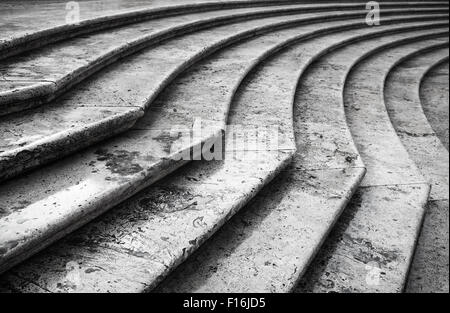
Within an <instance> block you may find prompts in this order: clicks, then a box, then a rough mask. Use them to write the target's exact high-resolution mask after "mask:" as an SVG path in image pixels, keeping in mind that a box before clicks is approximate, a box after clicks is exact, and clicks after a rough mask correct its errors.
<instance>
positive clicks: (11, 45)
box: [0, 0, 445, 58]
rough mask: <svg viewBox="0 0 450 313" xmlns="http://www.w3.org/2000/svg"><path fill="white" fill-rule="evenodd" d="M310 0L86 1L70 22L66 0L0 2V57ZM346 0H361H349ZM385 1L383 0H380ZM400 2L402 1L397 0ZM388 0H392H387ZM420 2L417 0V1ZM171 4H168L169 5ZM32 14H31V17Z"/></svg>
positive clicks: (430, 2)
mask: <svg viewBox="0 0 450 313" xmlns="http://www.w3.org/2000/svg"><path fill="white" fill-rule="evenodd" d="M299 2H300V3H302V2H304V3H305V2H306V3H308V2H311V1H293V0H278V1H276V2H274V1H267V0H236V1H230V0H228V1H209V0H176V1H173V0H153V1H151V3H149V2H148V1H142V0H127V1H114V2H111V1H98V0H95V1H83V2H82V3H79V8H80V22H78V23H76V22H70V21H69V22H67V21H66V19H67V17H68V13H69V10H70V9H71V8H70V7H66V6H67V1H61V2H60V3H58V2H57V1H56V2H55V1H50V2H46V1H39V3H38V4H37V3H36V4H35V3H26V4H20V3H18V1H13V2H12V3H9V2H8V1H2V2H1V3H0V16H1V18H2V21H4V23H2V25H0V33H1V37H0V52H1V54H0V58H6V57H9V56H11V55H15V54H18V53H21V52H23V51H27V50H30V49H36V48H39V47H42V46H44V45H47V44H49V43H53V42H57V41H59V40H64V39H67V38H71V37H74V36H80V35H85V34H89V33H91V32H95V31H99V30H105V29H109V28H113V27H118V26H122V25H127V24H131V23H134V22H139V21H145V20H149V19H152V18H159V17H166V16H171V15H177V14H187V13H192V12H201V11H205V10H214V9H227V8H241V7H254V6H271V5H272V6H273V5H280V4H286V5H287V4H298V3H299ZM316 2H317V1H316ZM319 2H320V1H319ZM347 2H358V1H354V0H353V1H352V0H350V1H349V0H347ZM381 2H383V1H381ZM396 2H401V1H396ZM388 3H389V1H388ZM414 3H417V2H414ZM442 3H445V2H444V1H429V2H428V1H427V2H426V3H419V5H421V6H426V7H434V6H440V5H442ZM168 4H169V5H168ZM30 16H31V17H32V18H30Z"/></svg>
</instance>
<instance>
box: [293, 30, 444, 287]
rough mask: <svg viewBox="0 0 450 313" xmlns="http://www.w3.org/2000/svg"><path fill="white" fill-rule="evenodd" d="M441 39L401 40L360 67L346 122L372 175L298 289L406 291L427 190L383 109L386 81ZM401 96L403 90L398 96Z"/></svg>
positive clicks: (352, 78)
mask: <svg viewBox="0 0 450 313" xmlns="http://www.w3.org/2000/svg"><path fill="white" fill-rule="evenodd" d="M447 38H448V30H447V31H445V32H444V33H443V34H442V35H441V37H437V38H434V39H433V38H432V36H429V37H428V38H424V37H419V38H417V37H416V38H415V41H414V42H410V41H409V40H402V41H399V42H396V43H393V44H391V45H390V47H389V48H387V49H385V50H383V51H380V50H376V51H374V52H375V54H372V55H371V56H368V57H366V58H365V59H364V60H362V61H361V62H358V63H357V64H356V65H355V66H354V68H353V69H352V72H351V73H350V75H349V77H348V79H347V81H346V85H345V92H344V102H345V105H346V115H347V121H348V123H349V127H350V130H351V132H352V135H353V138H354V140H355V143H356V145H357V147H358V150H359V152H360V153H361V157H362V159H363V162H364V163H365V165H366V167H367V174H366V176H365V178H364V180H363V182H362V184H361V186H360V188H359V189H358V191H357V192H356V194H355V196H354V198H353V199H352V202H351V203H350V205H349V206H348V207H347V209H346V210H345V211H344V213H343V215H342V217H341V218H340V220H339V221H338V223H337V225H336V226H335V228H334V229H333V231H332V232H331V234H330V236H329V237H328V239H327V241H326V242H325V244H324V246H323V248H322V250H321V252H320V253H319V254H318V256H317V258H316V259H315V260H314V262H313V263H312V264H311V266H310V268H309V269H310V270H309V271H308V273H306V275H305V276H304V277H303V278H302V281H301V282H300V284H299V288H298V290H297V291H302V292H305V291H308V292H311V291H312V292H330V291H335V292H336V291H337V292H401V291H402V290H403V288H404V284H405V283H406V279H407V274H408V270H409V266H410V263H411V260H412V256H413V252H414V248H415V244H416V240H417V237H418V235H419V231H420V226H421V223H422V219H423V215H424V211H425V210H424V209H425V205H426V202H427V198H428V194H429V184H428V182H427V181H426V180H425V179H424V178H423V176H422V175H421V173H420V171H419V170H418V169H417V167H416V165H415V164H414V162H413V160H411V159H410V157H409V155H408V152H407V151H406V149H405V148H404V146H403V144H402V142H401V141H400V139H399V137H398V136H397V134H396V132H395V129H394V127H393V126H392V124H391V120H390V118H389V115H388V113H387V110H386V106H385V102H384V101H383V99H384V86H385V84H386V77H387V76H388V73H389V72H390V71H391V70H392V68H393V67H395V65H396V64H397V62H398V61H399V60H402V59H403V58H405V56H408V55H409V54H410V53H413V52H415V51H417V50H420V49H423V48H426V47H430V46H434V45H442V44H443V43H444V44H445V42H446V41H447V40H448V39H447ZM398 92H401V91H398Z"/></svg>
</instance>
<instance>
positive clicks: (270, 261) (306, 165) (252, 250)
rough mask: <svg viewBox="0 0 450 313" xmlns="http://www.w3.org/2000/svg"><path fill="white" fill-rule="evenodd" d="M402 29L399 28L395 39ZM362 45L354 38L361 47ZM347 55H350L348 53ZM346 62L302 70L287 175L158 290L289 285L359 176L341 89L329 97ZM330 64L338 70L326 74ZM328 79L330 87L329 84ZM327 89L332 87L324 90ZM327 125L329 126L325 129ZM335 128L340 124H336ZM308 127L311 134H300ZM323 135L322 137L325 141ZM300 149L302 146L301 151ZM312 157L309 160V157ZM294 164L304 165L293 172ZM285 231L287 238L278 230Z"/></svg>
mask: <svg viewBox="0 0 450 313" xmlns="http://www.w3.org/2000/svg"><path fill="white" fill-rule="evenodd" d="M402 36H404V34H402V35H400V36H399V38H401V37H402ZM364 38H367V36H365V37H364ZM361 39H362V38H361ZM390 39H392V38H390ZM364 44H365V43H364ZM364 44H361V45H364ZM361 45H358V47H359V48H360V49H361ZM362 50H364V49H362ZM325 58H326V57H325ZM345 62H349V60H348V54H347V57H346V61H345ZM345 62H342V61H341V63H338V64H331V65H330V63H329V62H326V63H325V61H323V62H320V63H318V64H317V67H314V68H313V69H311V70H310V71H309V72H307V73H306V76H305V77H304V78H303V80H302V82H301V83H300V85H299V90H300V94H299V95H298V100H297V102H296V104H297V105H298V107H299V109H298V111H299V113H300V114H304V115H305V117H303V119H304V121H302V122H303V123H305V124H304V125H306V127H305V126H304V125H301V124H300V125H301V126H302V127H301V128H300V127H299V130H298V131H297V140H299V141H300V144H298V145H297V147H298V151H299V158H298V160H297V164H295V165H293V169H291V171H290V172H287V173H286V174H284V175H283V176H284V177H283V176H282V175H280V178H279V179H277V180H275V182H274V183H273V184H272V185H271V186H269V187H268V188H267V189H265V190H264V191H262V192H261V193H260V194H258V196H257V197H256V199H255V200H254V201H253V203H252V205H251V206H249V207H248V208H247V209H246V210H245V211H244V212H242V213H239V214H238V215H237V216H235V217H234V218H233V219H232V220H231V222H229V223H227V224H226V225H225V226H224V227H223V228H222V229H221V230H220V231H219V233H218V235H217V236H215V237H214V238H213V239H211V240H210V241H208V242H207V243H206V244H205V246H204V247H202V248H200V251H199V253H197V254H196V255H195V257H194V258H193V259H192V260H191V259H189V260H188V261H187V262H186V263H185V264H183V265H181V266H180V268H179V269H178V270H177V271H176V273H175V274H174V275H173V276H171V277H170V279H169V280H167V281H165V282H164V283H163V284H162V286H161V287H160V290H161V291H177V292H186V291H196V292H197V291H198V292H230V291H233V292H236V291H241V292H242V291H244V292H261V291H270V292H280V291H288V290H290V289H291V288H293V286H294V284H295V282H296V280H297V278H298V277H299V275H301V273H302V271H303V270H304V269H305V266H306V265H307V264H308V262H309V259H310V258H311V257H312V255H313V254H314V252H315V251H316V249H317V248H318V246H320V242H321V240H322V238H323V237H325V235H326V232H327V228H329V227H330V226H331V225H332V224H333V222H334V220H335V219H336V218H337V216H339V213H340V211H341V210H342V209H343V207H344V206H345V204H346V202H347V200H348V198H349V196H350V195H351V194H352V191H353V190H354V188H356V186H357V183H358V180H357V179H355V176H356V173H357V169H358V167H356V168H353V167H352V166H349V165H348V164H347V166H346V167H345V165H346V164H345V162H346V161H347V160H352V158H353V157H354V156H357V155H358V154H357V153H355V154H354V155H351V153H349V154H346V153H345V151H347V152H349V151H351V148H350V147H351V145H350V147H348V144H347V147H346V144H345V139H344V138H346V136H345V129H346V126H345V118H344V117H343V110H342V108H341V109H340V110H341V111H342V113H341V115H340V118H339V114H337V113H338V112H339V101H336V100H338V99H339V96H336V97H334V98H333V93H338V91H339V84H340V82H341V80H339V79H338V78H339V77H340V76H339V74H338V73H339V72H340V71H343V73H341V76H342V75H344V73H345V69H346V68H348V66H350V65H349V64H347V66H344V65H345ZM342 63H344V64H342ZM330 69H334V70H335V71H336V73H330V72H329V71H330ZM334 75H337V76H334ZM340 78H341V79H342V77H340ZM318 82H319V83H318ZM320 82H321V83H320ZM327 83H329V84H330V86H326V84H327ZM335 85H336V86H335ZM324 90H330V91H331V92H330V94H329V95H328V94H327V96H326V97H323V91H324ZM321 96H322V97H323V98H321ZM321 101H322V102H323V105H322V106H321V105H320V103H321ZM333 102H334V103H335V104H334V105H333V106H331V107H332V112H333V114H335V116H332V117H330V116H329V115H330V114H326V112H329V111H327V110H330V103H333ZM315 106H317V107H315ZM320 108H321V109H320ZM324 115H327V118H328V119H330V120H331V122H332V123H334V125H333V124H331V125H333V127H330V126H329V125H330V120H329V121H327V123H325V124H321V123H320V122H322V123H323V119H324V118H323V116H324ZM333 118H334V119H336V121H333V120H332V119H333ZM309 119H311V120H309ZM321 119H322V121H321ZM339 119H340V120H341V122H340V123H339ZM305 128H306V129H307V131H305ZM308 128H309V129H308ZM327 128H329V132H330V133H328V130H327V131H326V132H324V131H323V129H327ZM339 128H340V129H342V130H341V131H339ZM305 133H309V134H310V136H308V137H307V136H305ZM302 137H307V138H305V139H302ZM348 137H349V135H347V138H348ZM312 138H314V140H312ZM323 138H326V141H325V142H323ZM310 141H312V142H313V143H312V144H311V142H310ZM314 141H316V142H314ZM350 142H351V140H350ZM309 145H312V147H308V146H309ZM327 146H329V147H328V149H331V147H333V146H334V147H335V149H336V150H337V151H338V152H339V154H341V155H333V154H331V153H329V152H330V151H327V152H328V153H324V151H326V149H327ZM305 149H306V151H307V153H305V155H302V151H303V150H305ZM320 149H322V150H320ZM318 151H320V152H321V153H318ZM340 158H342V159H341V160H339V159H340ZM336 160H338V161H336ZM311 161H314V162H312V163H311V164H310V162H311ZM339 161H340V162H339ZM333 163H334V164H333ZM324 164H325V165H327V166H328V167H324ZM295 168H298V169H305V171H304V172H302V171H297V172H298V173H295V172H296V171H295V170H294V169H295ZM352 170H353V171H354V172H355V173H352ZM360 174H361V172H360ZM352 175H353V179H352ZM346 178H347V180H346ZM298 199H305V200H304V202H306V203H307V204H304V205H301V206H300V207H299V203H298ZM302 204H303V202H302ZM286 232H288V233H289V237H288V236H284V235H283V234H284V233H286ZM299 243H300V244H299Z"/></svg>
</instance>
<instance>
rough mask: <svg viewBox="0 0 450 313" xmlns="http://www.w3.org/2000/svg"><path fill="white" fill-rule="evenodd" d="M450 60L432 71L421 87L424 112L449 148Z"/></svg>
mask: <svg viewBox="0 0 450 313" xmlns="http://www.w3.org/2000/svg"><path fill="white" fill-rule="evenodd" d="M448 78H449V75H448V59H447V61H446V62H444V63H440V64H439V65H438V66H436V67H435V68H433V69H431V71H430V72H429V73H427V75H426V76H425V77H424V79H423V82H422V85H421V87H420V98H421V102H422V107H423V111H424V112H425V115H426V116H427V119H428V121H429V123H430V125H431V127H432V128H433V130H434V132H435V133H436V135H437V136H438V137H439V139H440V140H441V142H442V143H443V144H444V146H445V147H446V148H447V151H448V145H449V131H448V127H449V126H448V125H449V101H448V94H449V87H448V85H449V83H448Z"/></svg>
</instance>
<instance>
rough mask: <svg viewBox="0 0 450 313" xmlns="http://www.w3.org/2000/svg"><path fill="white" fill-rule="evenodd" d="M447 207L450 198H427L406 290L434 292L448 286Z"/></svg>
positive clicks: (444, 290)
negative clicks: (430, 199) (428, 199)
mask: <svg viewBox="0 0 450 313" xmlns="http://www.w3.org/2000/svg"><path fill="white" fill-rule="evenodd" d="M448 207H449V203H448V200H434V201H433V200H432V201H429V202H428V207H427V212H426V215H425V218H424V223H423V226H422V233H421V235H420V237H419V240H418V243H417V247H416V252H415V255H414V260H413V263H412V265H411V270H410V274H409V277H408V284H407V285H406V290H405V291H406V292H412V293H417V292H427V293H428V292H433V293H435V292H448V290H449V287H448V286H449V281H448V269H449V258H448V256H449V244H448V238H449V232H448V229H449V222H448V221H449V212H448Z"/></svg>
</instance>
